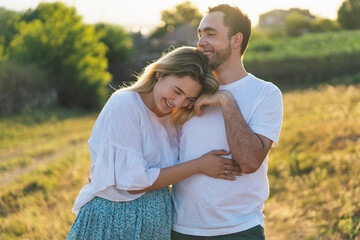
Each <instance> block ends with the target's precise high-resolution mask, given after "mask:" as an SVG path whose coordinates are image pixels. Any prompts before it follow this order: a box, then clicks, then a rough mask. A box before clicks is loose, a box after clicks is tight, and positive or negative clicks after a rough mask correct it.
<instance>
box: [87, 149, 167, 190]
mask: <svg viewBox="0 0 360 240" xmlns="http://www.w3.org/2000/svg"><path fill="white" fill-rule="evenodd" d="M159 173H160V169H159V168H149V167H148V166H147V164H146V162H145V160H144V158H143V156H142V155H141V154H140V153H139V152H134V151H131V150H128V149H124V148H123V147H122V146H120V145H116V144H113V145H110V146H106V147H104V148H103V149H102V151H101V152H100V154H99V155H98V157H97V160H96V165H95V167H94V170H93V173H92V176H91V182H92V183H93V193H94V194H96V193H98V192H100V191H103V190H105V189H106V188H107V187H109V186H115V187H116V188H117V189H119V190H126V191H128V190H140V189H144V188H146V187H149V186H151V185H152V184H153V183H154V182H155V180H156V179H157V177H158V176H159Z"/></svg>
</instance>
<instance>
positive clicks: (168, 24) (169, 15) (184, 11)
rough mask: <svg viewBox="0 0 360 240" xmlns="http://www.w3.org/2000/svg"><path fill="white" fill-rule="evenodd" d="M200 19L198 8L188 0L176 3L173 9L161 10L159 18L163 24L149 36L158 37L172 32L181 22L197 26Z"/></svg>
mask: <svg viewBox="0 0 360 240" xmlns="http://www.w3.org/2000/svg"><path fill="white" fill-rule="evenodd" d="M201 19H202V15H201V13H200V11H199V9H198V8H196V7H194V6H193V5H192V4H191V2H189V1H187V2H183V3H181V4H179V5H176V6H175V7H174V8H173V9H169V10H164V11H162V12H161V20H162V22H163V23H164V25H163V26H160V27H158V28H156V29H155V31H154V32H153V33H152V34H151V38H155V37H160V36H162V35H164V34H166V33H168V32H172V31H173V30H174V29H175V28H176V27H177V26H179V25H181V24H183V23H189V24H190V25H192V26H194V27H195V28H197V27H198V25H199V23H200V21H201Z"/></svg>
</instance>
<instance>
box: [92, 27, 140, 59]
mask: <svg viewBox="0 0 360 240" xmlns="http://www.w3.org/2000/svg"><path fill="white" fill-rule="evenodd" d="M95 30H96V32H98V33H100V34H101V35H102V36H101V38H100V41H101V42H103V43H104V44H105V45H106V46H107V47H108V51H107V53H106V57H107V58H108V61H109V64H111V63H115V62H125V61H129V60H130V59H131V58H132V57H133V55H134V54H135V52H134V49H133V42H132V37H131V35H130V34H129V33H128V32H126V30H125V29H124V28H122V27H120V26H117V25H111V24H106V23H98V24H96V25H95Z"/></svg>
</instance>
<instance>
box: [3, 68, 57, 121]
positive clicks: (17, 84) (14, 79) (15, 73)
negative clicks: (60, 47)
mask: <svg viewBox="0 0 360 240" xmlns="http://www.w3.org/2000/svg"><path fill="white" fill-rule="evenodd" d="M53 101H54V89H51V87H50V86H49V84H48V81H47V76H46V74H45V73H44V72H43V71H42V70H40V69H39V68H38V67H37V66H36V65H34V64H31V63H27V64H25V63H24V64H17V63H15V62H11V61H5V62H4V63H3V64H1V65H0V115H1V114H5V113H11V112H14V111H16V110H21V109H29V108H31V107H36V106H44V105H48V104H50V103H52V102H53Z"/></svg>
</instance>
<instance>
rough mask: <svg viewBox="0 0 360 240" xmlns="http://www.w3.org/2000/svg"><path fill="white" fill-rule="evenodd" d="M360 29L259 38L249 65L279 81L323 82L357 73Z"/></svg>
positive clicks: (251, 50) (249, 54)
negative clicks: (294, 36) (292, 36)
mask: <svg viewBox="0 0 360 240" xmlns="http://www.w3.org/2000/svg"><path fill="white" fill-rule="evenodd" d="M359 38H360V31H338V32H328V33H316V34H307V35H303V36H301V37H296V38H290V37H287V38H277V39H267V38H263V39H258V40H255V41H252V42H250V45H249V48H248V50H247V52H246V54H245V58H244V64H245V66H246V68H247V69H248V70H249V71H250V72H252V73H254V74H256V75H257V76H259V77H261V78H263V79H265V80H269V81H272V82H275V83H278V84H296V83H304V82H308V83H315V82H317V83H319V82H324V81H328V80H330V79H332V78H334V77H339V76H344V75H350V74H355V73H357V72H359V66H360V42H359Z"/></svg>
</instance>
